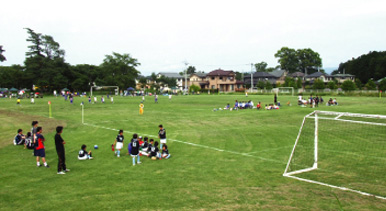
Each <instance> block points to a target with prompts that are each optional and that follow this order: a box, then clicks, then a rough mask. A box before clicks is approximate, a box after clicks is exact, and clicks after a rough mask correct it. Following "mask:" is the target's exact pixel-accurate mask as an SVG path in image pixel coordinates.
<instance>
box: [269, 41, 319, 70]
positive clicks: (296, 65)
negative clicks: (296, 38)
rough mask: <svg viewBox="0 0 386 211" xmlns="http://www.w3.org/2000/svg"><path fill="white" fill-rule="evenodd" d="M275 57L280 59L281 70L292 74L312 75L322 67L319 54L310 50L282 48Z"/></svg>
mask: <svg viewBox="0 0 386 211" xmlns="http://www.w3.org/2000/svg"><path fill="white" fill-rule="evenodd" d="M275 57H276V58H278V62H279V64H280V67H281V69H282V70H287V71H288V72H290V73H293V72H297V71H301V72H303V73H307V74H311V73H314V72H316V71H317V70H318V69H319V68H321V67H322V59H321V58H320V55H319V53H317V52H314V51H313V50H312V49H310V48H305V49H298V50H295V49H292V48H288V47H282V48H281V49H280V50H278V51H277V53H276V54H275Z"/></svg>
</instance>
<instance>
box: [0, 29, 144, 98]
mask: <svg viewBox="0 0 386 211" xmlns="http://www.w3.org/2000/svg"><path fill="white" fill-rule="evenodd" d="M26 31H27V33H28V35H29V36H28V38H27V42H29V44H30V45H29V46H28V51H27V52H26V58H25V61H24V65H23V66H22V65H12V66H7V67H4V66H0V78H1V80H0V87H9V88H10V87H15V88H18V89H22V88H28V89H31V88H32V87H33V86H35V87H38V89H39V90H40V91H43V92H47V91H52V90H61V89H63V88H68V89H70V90H73V91H84V90H89V88H90V86H92V85H98V86H105V85H106V86H107V85H109V86H119V88H120V89H126V88H127V87H130V86H131V87H135V85H136V83H135V79H136V78H137V77H138V76H139V74H140V72H139V71H138V70H137V69H136V68H137V67H138V66H139V65H140V63H139V62H138V60H137V59H136V58H133V57H131V56H130V55H129V54H119V53H116V52H113V53H112V54H111V55H106V56H105V58H104V60H103V62H102V64H100V65H89V64H79V65H70V64H69V63H67V62H66V61H65V59H64V57H65V51H64V50H63V49H61V48H60V44H59V43H58V42H57V41H55V40H54V38H53V37H52V36H50V35H43V34H41V33H37V32H35V31H34V30H32V29H30V28H26ZM4 51H5V50H3V48H2V46H1V48H0V61H4V60H5V59H6V58H5V56H4V55H3V52H4Z"/></svg>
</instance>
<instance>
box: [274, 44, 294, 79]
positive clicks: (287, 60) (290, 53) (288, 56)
mask: <svg viewBox="0 0 386 211" xmlns="http://www.w3.org/2000/svg"><path fill="white" fill-rule="evenodd" d="M275 58H278V63H279V64H280V68H281V69H282V70H287V71H288V72H290V73H293V72H296V71H298V67H299V61H298V58H297V55H296V51H295V49H292V48H288V47H282V48H281V49H280V50H278V51H277V53H276V54H275Z"/></svg>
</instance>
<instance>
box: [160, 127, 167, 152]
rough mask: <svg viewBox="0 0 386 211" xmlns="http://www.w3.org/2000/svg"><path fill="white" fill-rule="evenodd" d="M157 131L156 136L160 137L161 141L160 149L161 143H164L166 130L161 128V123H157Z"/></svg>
mask: <svg viewBox="0 0 386 211" xmlns="http://www.w3.org/2000/svg"><path fill="white" fill-rule="evenodd" d="M158 127H159V131H158V138H159V139H160V142H161V149H162V144H166V130H165V128H163V126H162V125H159V126H158Z"/></svg>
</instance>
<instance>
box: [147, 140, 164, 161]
mask: <svg viewBox="0 0 386 211" xmlns="http://www.w3.org/2000/svg"><path fill="white" fill-rule="evenodd" d="M150 141H151V140H150ZM149 157H150V158H151V159H152V160H156V159H157V158H159V159H161V155H160V153H159V149H158V142H157V141H156V142H155V143H154V146H151V147H150V154H149Z"/></svg>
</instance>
